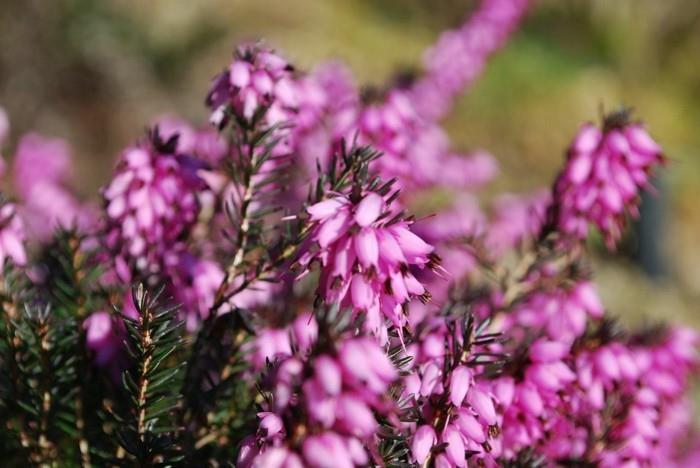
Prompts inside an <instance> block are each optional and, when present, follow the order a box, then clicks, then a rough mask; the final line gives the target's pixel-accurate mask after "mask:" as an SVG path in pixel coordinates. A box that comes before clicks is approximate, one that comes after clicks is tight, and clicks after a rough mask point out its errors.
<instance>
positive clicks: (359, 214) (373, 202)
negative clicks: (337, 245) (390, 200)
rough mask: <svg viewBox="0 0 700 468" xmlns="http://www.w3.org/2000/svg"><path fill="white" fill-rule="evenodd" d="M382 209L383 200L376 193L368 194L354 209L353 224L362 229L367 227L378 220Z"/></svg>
mask: <svg viewBox="0 0 700 468" xmlns="http://www.w3.org/2000/svg"><path fill="white" fill-rule="evenodd" d="M383 209H384V199H383V198H382V197H380V196H379V195H377V194H376V193H369V194H367V195H366V196H365V198H363V199H362V201H361V202H360V203H359V204H358V205H357V208H356V209H355V222H356V223H357V224H359V225H360V226H362V227H366V226H369V225H370V224H372V223H373V222H375V221H376V220H377V218H379V215H381V214H382V210H383Z"/></svg>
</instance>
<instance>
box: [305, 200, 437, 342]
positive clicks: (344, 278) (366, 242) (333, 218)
mask: <svg viewBox="0 0 700 468" xmlns="http://www.w3.org/2000/svg"><path fill="white" fill-rule="evenodd" d="M352 198H354V197H345V196H337V197H334V198H330V199H328V200H324V201H322V202H319V203H317V204H315V205H312V206H310V207H309V208H308V213H309V215H310V217H311V221H312V223H313V224H312V227H311V234H310V238H311V240H312V241H313V243H314V244H316V245H317V246H318V250H316V251H311V250H310V251H308V252H306V253H305V254H304V256H303V257H302V258H301V259H300V263H301V264H302V265H308V264H310V263H311V262H313V261H314V260H318V261H319V263H320V264H321V278H320V280H319V287H318V293H319V295H320V296H321V297H322V298H323V299H324V301H326V302H327V303H330V304H334V303H337V304H340V305H341V306H344V307H345V306H347V307H350V308H351V309H352V310H353V312H354V313H355V314H361V315H362V318H363V319H364V329H365V330H366V331H368V332H371V333H372V334H374V335H376V336H378V337H379V338H380V341H381V342H386V341H387V326H386V321H387V320H388V321H389V322H391V326H392V327H394V328H396V329H397V330H398V331H399V333H401V330H402V329H403V327H404V326H405V325H406V323H407V321H406V314H405V310H404V309H405V306H406V305H407V303H408V302H409V301H410V300H411V299H413V298H422V299H423V300H426V299H427V298H429V294H428V292H427V291H426V289H425V287H424V286H423V285H422V284H421V283H420V282H419V281H418V280H417V279H416V277H415V276H414V275H413V273H412V272H411V268H424V267H428V268H435V267H437V262H438V258H437V257H436V256H435V255H434V254H433V247H431V246H430V245H428V244H427V243H426V242H425V241H423V240H422V239H421V238H420V237H418V236H416V235H415V234H414V233H413V232H411V230H410V228H409V227H410V224H409V223H408V222H407V221H404V220H402V219H401V218H400V216H399V218H398V219H397V218H396V216H395V214H393V213H392V211H391V209H390V208H389V206H388V203H387V202H386V201H385V199H384V198H383V197H382V196H381V195H379V194H378V193H375V192H369V193H366V194H363V195H362V196H361V197H359V199H357V200H355V201H353V200H351V199H352Z"/></svg>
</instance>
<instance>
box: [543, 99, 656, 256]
mask: <svg viewBox="0 0 700 468" xmlns="http://www.w3.org/2000/svg"><path fill="white" fill-rule="evenodd" d="M662 161H663V156H662V153H661V147H660V146H659V145H658V144H657V143H656V142H655V141H654V140H653V139H652V138H651V137H650V136H649V134H648V133H647V131H646V130H645V129H644V127H642V126H641V125H639V124H628V123H627V117H626V115H625V114H624V113H623V114H613V115H611V116H610V117H608V118H607V120H606V123H605V125H604V128H603V130H602V131H601V130H600V129H598V128H597V127H595V126H593V125H592V124H586V125H584V126H583V127H581V129H580V130H579V133H578V134H577V135H576V138H575V139H574V141H573V143H572V144H571V147H570V148H569V157H568V161H567V164H566V167H565V168H564V170H563V172H562V174H561V175H560V176H559V178H558V180H557V182H556V184H555V187H554V192H555V198H556V204H555V205H554V206H553V217H554V219H553V220H552V222H555V223H556V224H557V228H558V229H560V230H561V231H562V232H564V233H566V234H568V235H571V236H573V237H575V238H579V239H585V238H586V235H587V231H588V224H589V223H590V224H593V225H595V226H596V227H597V228H598V229H599V230H600V232H601V233H602V234H603V237H604V238H605V243H606V244H607V245H608V247H609V248H613V247H614V246H615V244H616V243H617V241H618V240H619V238H620V235H621V231H622V227H623V225H624V218H625V216H626V214H628V213H629V214H631V215H633V216H637V215H638V211H637V206H638V204H639V192H640V189H643V188H648V187H649V185H650V182H649V177H650V173H651V171H652V170H653V169H654V168H655V166H657V165H658V164H659V163H661V162H662Z"/></svg>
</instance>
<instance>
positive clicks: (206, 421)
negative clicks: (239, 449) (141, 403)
mask: <svg viewBox="0 0 700 468" xmlns="http://www.w3.org/2000/svg"><path fill="white" fill-rule="evenodd" d="M248 336H249V333H248V331H247V330H246V329H245V328H244V327H243V326H242V317H241V315H240V313H239V311H236V312H234V313H229V314H224V315H220V316H217V317H215V318H211V319H210V320H206V321H205V322H204V325H203V327H202V329H201V330H200V332H199V334H198V336H197V340H196V342H195V345H194V347H193V350H192V354H191V356H190V359H189V360H188V365H187V373H186V375H185V380H184V383H183V387H182V398H183V403H184V405H183V408H182V411H181V412H180V423H181V429H182V433H181V436H182V441H183V444H184V445H185V448H186V451H187V454H188V458H189V459H190V460H191V461H193V462H194V461H195V460H218V461H219V462H220V463H225V462H226V461H227V460H231V459H232V453H231V447H235V446H236V445H237V444H238V442H239V441H240V440H241V439H242V437H243V435H242V433H243V432H244V431H242V429H249V428H250V427H249V426H250V425H251V424H252V422H253V420H254V415H255V408H254V406H253V401H252V396H251V395H252V392H251V391H250V388H249V387H250V384H249V382H247V381H246V380H244V379H242V378H241V375H242V373H243V372H244V371H245V369H246V367H247V363H246V361H245V360H244V359H243V355H242V350H241V348H242V345H243V344H244V342H245V340H246V339H247V337H248ZM247 433H249V432H247Z"/></svg>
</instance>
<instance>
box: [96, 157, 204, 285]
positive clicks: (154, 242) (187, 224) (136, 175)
mask: <svg viewBox="0 0 700 468" xmlns="http://www.w3.org/2000/svg"><path fill="white" fill-rule="evenodd" d="M156 146H158V145H157V144H155V143H147V144H141V145H139V146H134V147H131V148H129V149H127V150H126V151H125V152H124V153H123V154H122V156H121V158H120V160H119V163H118V165H117V168H116V172H115V175H114V177H113V179H112V180H111V182H110V183H109V184H108V185H107V186H106V187H105V188H104V189H103V190H102V195H103V197H104V200H105V206H106V237H105V244H106V246H107V248H108V249H109V250H110V251H111V252H112V253H113V255H116V256H117V273H118V274H119V276H120V277H121V279H122V280H124V281H129V280H130V278H131V275H133V274H134V273H137V272H138V273H139V274H141V275H144V276H145V277H148V276H149V275H153V274H158V273H160V272H161V271H162V270H163V266H164V264H168V263H170V264H175V263H176V262H177V261H178V260H177V257H176V256H175V255H174V254H175V253H176V252H177V250H178V249H179V248H180V244H181V242H182V240H183V238H186V236H187V235H188V233H189V229H190V228H191V227H192V225H193V224H194V222H195V221H196V219H197V214H198V211H199V204H198V201H197V190H198V189H199V188H200V187H199V179H198V178H197V177H196V176H195V175H194V174H193V173H192V172H191V169H190V168H189V167H187V166H186V165H185V163H184V162H183V160H182V159H181V158H179V157H178V156H177V155H175V154H166V153H163V152H161V149H159V148H157V147H156ZM163 149H164V148H163Z"/></svg>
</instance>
